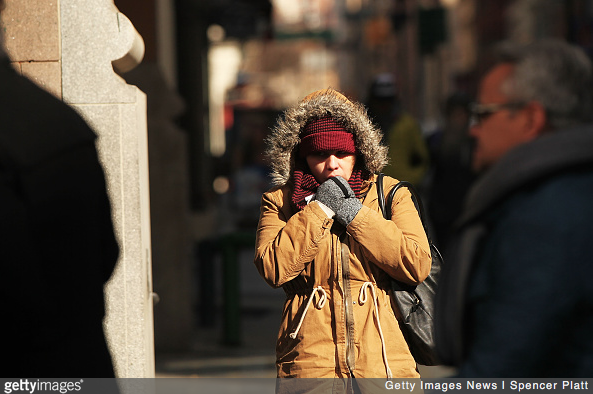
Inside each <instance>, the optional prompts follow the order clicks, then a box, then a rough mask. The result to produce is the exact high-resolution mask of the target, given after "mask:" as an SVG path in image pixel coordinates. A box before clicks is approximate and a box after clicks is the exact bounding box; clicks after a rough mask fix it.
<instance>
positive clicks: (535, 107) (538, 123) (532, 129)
mask: <svg viewBox="0 0 593 394" xmlns="http://www.w3.org/2000/svg"><path fill="white" fill-rule="evenodd" d="M524 109H525V110H526V111H527V114H528V118H527V127H526V129H525V137H526V139H527V140H532V139H535V138H537V137H539V136H540V135H542V134H543V133H544V132H545V131H546V130H547V128H548V114H547V113H546V109H545V108H544V106H543V105H542V104H541V103H539V102H537V101H531V102H529V103H528V104H527V105H526V106H525V108H524Z"/></svg>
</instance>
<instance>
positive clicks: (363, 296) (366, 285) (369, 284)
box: [358, 282, 393, 379]
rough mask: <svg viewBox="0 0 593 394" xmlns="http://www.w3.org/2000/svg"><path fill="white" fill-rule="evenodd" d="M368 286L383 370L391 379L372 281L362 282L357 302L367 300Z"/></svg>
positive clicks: (361, 302)
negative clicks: (378, 337)
mask: <svg viewBox="0 0 593 394" xmlns="http://www.w3.org/2000/svg"><path fill="white" fill-rule="evenodd" d="M369 287H370V289H371V293H372V295H373V303H374V305H375V319H377V328H378V329H379V336H380V337H381V347H382V349H383V360H384V361H385V370H386V371H387V378H388V379H391V378H392V377H393V374H392V373H391V368H389V362H388V361H387V349H386V348H385V338H383V330H382V329H381V322H380V321H379V308H378V306H377V294H376V293H375V286H373V282H364V283H363V285H362V287H361V288H360V294H359V296H358V303H359V304H360V305H364V303H365V302H367V292H366V290H367V289H368V288H369Z"/></svg>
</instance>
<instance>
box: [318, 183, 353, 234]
mask: <svg viewBox="0 0 593 394" xmlns="http://www.w3.org/2000/svg"><path fill="white" fill-rule="evenodd" d="M315 199H316V200H317V201H319V202H321V203H322V204H324V205H326V206H327V207H328V208H329V209H331V210H332V211H334V212H335V213H336V216H335V218H336V220H337V221H338V222H340V223H341V224H342V225H344V226H345V227H347V226H348V225H349V224H350V222H351V221H352V220H353V219H354V217H355V216H356V214H357V213H358V211H360V208H362V203H361V202H360V201H359V200H358V198H356V195H355V194H354V192H353V191H352V189H351V188H350V185H349V184H348V182H347V181H346V180H345V179H344V178H342V177H341V176H336V177H332V178H329V179H328V180H326V181H325V182H323V183H322V184H321V185H320V186H319V187H318V188H317V193H316V194H315Z"/></svg>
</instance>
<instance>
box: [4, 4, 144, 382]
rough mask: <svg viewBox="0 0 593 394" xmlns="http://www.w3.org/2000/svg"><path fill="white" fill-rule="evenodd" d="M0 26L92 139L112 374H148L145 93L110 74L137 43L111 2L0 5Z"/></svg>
mask: <svg viewBox="0 0 593 394" xmlns="http://www.w3.org/2000/svg"><path fill="white" fill-rule="evenodd" d="M2 23H3V26H4V28H5V40H6V46H7V49H8V53H9V55H10V56H11V59H12V61H13V65H14V67H15V68H16V69H17V70H19V71H20V72H22V73H23V74H24V75H26V76H28V77H30V78H31V79H32V80H33V81H35V82H36V83H37V84H39V85H40V86H42V87H43V88H45V89H47V90H48V91H50V92H51V93H53V94H54V95H56V96H57V97H60V98H62V99H63V100H64V101H65V102H66V103H68V104H70V105H72V106H73V107H74V108H75V109H76V110H77V111H78V112H79V113H80V114H81V115H82V116H83V117H84V118H85V119H86V120H87V121H88V122H89V124H90V125H91V126H92V127H93V128H94V130H95V131H96V133H97V134H98V136H99V138H98V150H99V155H100V158H101V160H102V163H103V166H104V168H105V172H106V176H107V184H108V191H109V194H110V198H111V203H112V206H113V219H114V224H115V230H116V233H117V236H118V240H119V242H120V247H121V255H120V260H119V262H118V265H117V268H116V271H115V273H114V275H113V277H112V279H111V281H110V282H109V283H108V285H107V286H106V294H107V318H106V321H105V331H106V337H107V340H108V343H109V346H110V350H111V353H112V356H113V359H114V364H115V368H116V374H117V376H118V377H122V378H124V377H125V378H140V377H154V340H153V314H152V304H153V301H152V298H153V296H152V275H151V246H150V213H149V212H150V211H149V185H148V150H147V135H146V128H147V125H146V96H145V94H144V93H143V92H141V91H140V90H139V89H138V88H137V87H135V86H132V85H128V84H127V83H126V82H125V81H124V80H123V79H122V78H121V77H120V76H119V75H118V74H116V72H115V71H114V67H115V69H117V70H118V71H120V72H125V71H127V70H129V69H131V68H133V67H134V66H135V65H137V64H138V63H139V62H140V61H141V58H142V54H143V51H144V47H143V42H142V38H141V37H140V36H139V34H138V33H137V32H136V30H135V29H134V26H133V25H132V24H131V23H130V21H129V20H128V18H126V16H125V15H123V14H122V13H120V12H119V11H118V10H117V8H116V7H115V5H114V4H113V0H57V1H51V2H50V1H46V0H6V9H5V11H4V12H3V14H2Z"/></svg>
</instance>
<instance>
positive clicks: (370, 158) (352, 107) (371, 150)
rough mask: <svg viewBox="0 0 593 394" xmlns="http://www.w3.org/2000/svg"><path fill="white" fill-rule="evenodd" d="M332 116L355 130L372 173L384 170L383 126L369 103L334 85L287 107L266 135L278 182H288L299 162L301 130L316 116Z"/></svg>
mask: <svg viewBox="0 0 593 394" xmlns="http://www.w3.org/2000/svg"><path fill="white" fill-rule="evenodd" d="M324 116H331V117H332V118H333V119H334V120H336V121H337V122H338V123H340V124H341V125H343V126H344V127H345V128H346V130H348V131H349V132H351V133H352V134H354V140H355V143H356V149H357V150H358V152H359V153H360V156H361V157H362V159H363V161H364V164H363V165H364V168H365V169H366V170H367V171H369V172H370V173H378V172H380V171H381V170H382V169H383V167H385V165H387V163H388V158H387V147H386V146H384V145H382V143H381V140H382V137H383V135H382V133H381V130H380V129H379V128H378V127H377V126H375V125H374V124H373V123H372V122H371V119H370V118H369V116H368V115H367V111H366V109H365V107H364V106H363V105H362V104H360V103H356V102H353V101H350V100H348V99H347V98H346V97H345V96H344V95H342V94H341V93H339V92H337V91H336V90H334V89H332V88H327V89H324V90H318V91H316V92H313V93H311V94H309V95H308V96H307V97H305V98H304V99H303V100H302V101H301V102H300V103H298V104H297V105H295V106H293V107H290V108H288V109H287V110H286V111H284V114H283V117H280V118H279V119H278V122H277V124H276V126H275V127H274V128H273V129H272V132H271V134H270V135H269V136H268V137H267V138H266V144H267V149H266V156H267V158H268V161H269V164H270V166H271V169H272V173H271V175H272V182H273V184H274V185H275V186H284V185H286V184H287V183H288V182H289V180H290V177H291V175H292V172H293V170H294V166H295V160H296V156H297V154H296V150H297V147H298V145H299V144H300V142H301V139H300V137H299V134H300V132H301V130H302V129H303V127H304V126H305V125H306V124H307V122H309V121H310V120H313V119H319V118H322V117H324Z"/></svg>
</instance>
